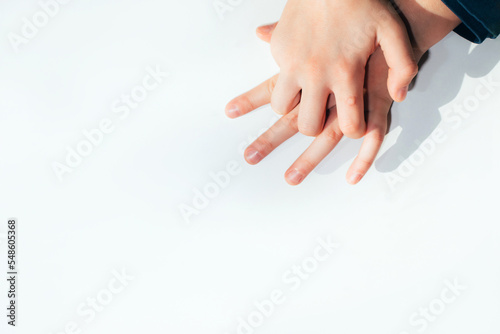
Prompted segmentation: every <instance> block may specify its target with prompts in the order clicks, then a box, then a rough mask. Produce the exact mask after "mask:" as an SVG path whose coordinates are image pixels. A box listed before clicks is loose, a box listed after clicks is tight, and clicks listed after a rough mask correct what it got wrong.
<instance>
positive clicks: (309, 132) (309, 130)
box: [299, 122, 320, 137]
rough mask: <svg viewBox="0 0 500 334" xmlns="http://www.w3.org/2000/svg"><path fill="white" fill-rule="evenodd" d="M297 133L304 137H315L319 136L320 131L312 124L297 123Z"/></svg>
mask: <svg viewBox="0 0 500 334" xmlns="http://www.w3.org/2000/svg"><path fill="white" fill-rule="evenodd" d="M299 132H300V133H302V134H303V135H306V136H310V137H315V136H317V135H318V134H319V132H320V130H319V128H318V127H317V126H315V125H313V124H307V123H306V124H304V123H300V122H299Z"/></svg>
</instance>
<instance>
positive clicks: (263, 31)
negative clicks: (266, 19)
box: [257, 22, 278, 43]
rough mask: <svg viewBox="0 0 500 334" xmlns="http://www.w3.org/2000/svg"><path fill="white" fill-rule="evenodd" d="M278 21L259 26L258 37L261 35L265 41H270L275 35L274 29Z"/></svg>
mask: <svg viewBox="0 0 500 334" xmlns="http://www.w3.org/2000/svg"><path fill="white" fill-rule="evenodd" d="M277 25H278V22H276V23H272V24H266V25H265V26H260V27H258V28H257V37H259V38H260V39H261V40H263V41H264V42H267V43H270V42H271V37H272V36H273V32H274V29H276V26H277Z"/></svg>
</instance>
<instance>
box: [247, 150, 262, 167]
mask: <svg viewBox="0 0 500 334" xmlns="http://www.w3.org/2000/svg"><path fill="white" fill-rule="evenodd" d="M246 159H247V161H248V162H249V163H251V164H252V165H255V164H258V163H259V162H260V161H261V160H262V155H261V154H260V153H259V151H257V150H251V151H249V152H248V153H247V154H246Z"/></svg>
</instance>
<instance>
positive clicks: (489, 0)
mask: <svg viewBox="0 0 500 334" xmlns="http://www.w3.org/2000/svg"><path fill="white" fill-rule="evenodd" d="M442 1H443V3H444V4H445V5H446V6H448V8H449V9H451V11H453V13H455V15H456V16H458V18H460V19H461V20H462V24H460V25H459V26H458V27H457V28H456V29H455V32H456V33H457V34H459V35H460V36H462V37H464V38H466V39H468V40H469V41H471V42H474V43H481V42H483V41H484V40H485V39H486V38H496V37H497V36H498V34H499V33H500V0H442Z"/></svg>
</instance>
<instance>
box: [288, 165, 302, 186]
mask: <svg viewBox="0 0 500 334" xmlns="http://www.w3.org/2000/svg"><path fill="white" fill-rule="evenodd" d="M304 179H305V175H304V173H302V172H301V171H300V170H299V169H297V168H294V169H291V170H289V171H288V172H286V174H285V181H286V182H287V183H288V184H289V185H291V186H297V185H299V184H300V183H302V181H304Z"/></svg>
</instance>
